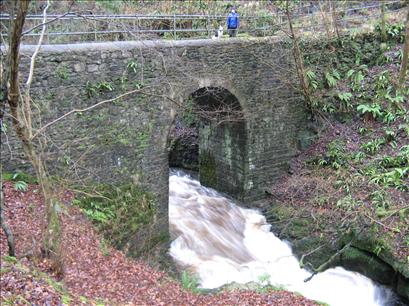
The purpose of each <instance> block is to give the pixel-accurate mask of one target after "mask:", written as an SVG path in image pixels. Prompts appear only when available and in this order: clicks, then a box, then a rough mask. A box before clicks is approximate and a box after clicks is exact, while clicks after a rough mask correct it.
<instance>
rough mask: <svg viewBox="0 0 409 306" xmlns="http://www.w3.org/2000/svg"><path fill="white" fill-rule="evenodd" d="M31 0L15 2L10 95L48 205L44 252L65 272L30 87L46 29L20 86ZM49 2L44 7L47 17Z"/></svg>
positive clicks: (9, 53) (24, 145) (17, 127)
mask: <svg viewBox="0 0 409 306" xmlns="http://www.w3.org/2000/svg"><path fill="white" fill-rule="evenodd" d="M29 2H30V1H29V0H18V1H17V2H15V3H14V11H13V14H11V15H12V16H13V15H14V13H16V14H15V15H16V17H15V18H14V20H13V22H12V27H11V36H10V40H9V48H8V50H7V68H8V71H7V74H6V75H7V80H6V81H7V97H6V100H7V102H8V104H9V107H10V113H11V117H12V122H13V127H14V130H15V132H16V135H17V137H18V139H19V140H20V142H21V145H22V148H23V151H24V153H25V155H26V156H27V158H28V160H29V161H30V163H31V164H32V166H33V168H34V171H35V173H36V176H37V179H38V182H39V184H40V187H41V190H42V194H43V196H44V201H45V205H46V229H45V231H44V241H43V253H44V255H45V256H47V257H49V258H50V259H51V262H52V265H53V268H54V270H55V271H56V272H57V273H62V272H63V266H62V257H61V247H60V243H61V228H60V219H59V216H58V213H57V201H56V199H55V195H54V193H53V186H52V183H51V181H50V179H49V177H48V175H47V172H46V168H45V165H44V161H43V159H42V158H41V154H40V153H39V152H38V146H37V145H36V143H34V141H33V138H32V136H33V126H32V110H31V96H30V86H31V82H32V78H33V73H34V65H35V58H36V56H37V54H38V50H39V46H40V45H41V42H42V37H43V35H44V30H45V29H44V28H45V25H43V31H42V34H43V35H41V36H40V41H39V44H38V47H37V48H36V52H34V54H33V56H32V57H31V65H30V72H29V76H28V80H27V82H26V84H25V88H24V89H22V90H21V89H20V83H19V65H20V52H19V51H20V43H21V39H22V33H23V26H24V22H25V17H26V15H27V11H28V6H29ZM48 5H49V2H47V5H46V7H45V8H44V12H43V14H44V18H45V16H46V11H47V8H48Z"/></svg>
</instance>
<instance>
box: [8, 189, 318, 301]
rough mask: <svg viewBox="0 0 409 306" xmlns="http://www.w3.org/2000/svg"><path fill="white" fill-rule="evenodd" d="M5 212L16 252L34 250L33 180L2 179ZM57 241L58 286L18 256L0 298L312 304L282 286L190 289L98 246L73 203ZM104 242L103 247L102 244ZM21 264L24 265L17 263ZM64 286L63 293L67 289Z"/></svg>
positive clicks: (36, 201)
mask: <svg viewBox="0 0 409 306" xmlns="http://www.w3.org/2000/svg"><path fill="white" fill-rule="evenodd" d="M4 194H5V206H6V209H5V213H6V216H7V219H8V223H9V225H10V227H11V228H12V230H13V233H14V235H15V241H16V251H17V256H21V255H22V254H24V253H25V252H27V250H31V251H33V252H37V251H38V249H39V244H40V241H41V233H42V230H41V229H42V226H43V224H44V220H43V216H44V203H43V200H42V198H41V195H40V192H39V191H38V186H35V185H30V186H29V187H28V190H27V192H24V193H23V192H20V191H16V190H14V188H13V186H12V184H10V183H8V182H6V183H5V184H4ZM62 197H63V199H62V200H61V202H63V203H69V202H70V201H69V200H70V198H71V195H70V194H69V193H64V194H63V195H62ZM64 210H65V213H64V214H62V215H61V219H62V229H63V232H62V246H63V250H64V252H63V256H64V278H63V279H62V280H61V282H62V284H63V287H64V290H66V292H65V291H64V290H62V289H61V288H60V286H62V285H61V284H59V283H57V282H56V281H55V280H54V278H53V275H50V274H46V273H43V274H38V273H37V272H35V273H34V272H33V271H38V270H41V271H44V272H47V271H49V270H50V267H49V263H48V262H47V261H46V260H41V261H35V260H28V259H26V258H24V259H22V260H21V261H20V262H21V264H20V263H19V264H11V263H7V264H6V265H4V266H5V267H7V269H3V268H4V267H3V264H2V271H1V279H0V285H1V297H0V301H3V302H5V301H8V302H10V301H11V302H12V304H15V305H24V304H27V303H29V304H35V305H61V304H70V303H72V304H87V305H88V304H95V303H96V302H95V301H97V300H98V301H104V303H105V304H109V305H112V304H121V305H124V304H126V305H315V303H314V302H311V301H309V300H307V299H305V298H303V297H301V296H297V295H295V294H293V293H289V292H285V291H271V292H268V293H263V294H260V293H256V292H253V291H231V292H227V291H224V292H221V293H218V294H195V293H193V292H190V291H187V290H185V289H183V288H182V286H181V285H180V283H179V282H177V281H175V280H172V279H170V277H169V276H168V275H167V274H166V273H164V272H161V271H156V270H154V269H152V268H151V267H149V266H148V265H147V264H145V263H144V262H142V261H137V260H134V259H132V258H127V257H126V256H125V255H124V254H123V253H122V252H121V251H118V250H116V249H113V248H112V247H109V246H104V248H103V249H102V248H101V241H102V237H100V235H99V234H98V233H97V232H96V230H95V229H94V228H93V226H92V224H91V223H90V222H89V221H88V220H87V219H86V218H85V217H84V216H83V215H82V214H81V212H80V211H79V209H77V208H76V207H72V206H70V205H69V204H67V205H65V206H64ZM0 247H1V255H2V256H3V255H6V254H5V252H6V250H7V242H6V238H5V235H4V233H3V232H1V233H0ZM106 248H108V250H106ZM23 265H24V266H27V267H29V268H23ZM67 292H69V294H68V293H67Z"/></svg>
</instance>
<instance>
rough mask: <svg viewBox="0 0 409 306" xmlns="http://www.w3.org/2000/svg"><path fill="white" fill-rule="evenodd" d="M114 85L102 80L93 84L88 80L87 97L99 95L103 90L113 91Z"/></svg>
mask: <svg viewBox="0 0 409 306" xmlns="http://www.w3.org/2000/svg"><path fill="white" fill-rule="evenodd" d="M113 90H114V85H113V84H112V83H111V82H107V81H101V82H98V83H96V84H92V83H91V82H89V81H87V83H86V84H85V91H86V93H87V97H88V98H91V97H94V96H98V95H99V94H100V93H102V92H107V91H113Z"/></svg>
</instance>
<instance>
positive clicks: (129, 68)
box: [126, 60, 138, 73]
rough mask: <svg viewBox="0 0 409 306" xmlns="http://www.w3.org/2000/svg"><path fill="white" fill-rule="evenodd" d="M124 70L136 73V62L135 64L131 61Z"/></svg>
mask: <svg viewBox="0 0 409 306" xmlns="http://www.w3.org/2000/svg"><path fill="white" fill-rule="evenodd" d="M126 68H127V69H128V70H131V71H133V73H137V71H138V62H136V61H135V60H132V61H130V62H129V63H128V65H126Z"/></svg>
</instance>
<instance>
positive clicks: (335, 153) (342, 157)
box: [318, 140, 349, 170]
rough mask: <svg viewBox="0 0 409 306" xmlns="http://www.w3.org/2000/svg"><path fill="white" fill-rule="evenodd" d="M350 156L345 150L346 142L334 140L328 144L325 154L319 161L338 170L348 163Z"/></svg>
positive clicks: (320, 163) (321, 164) (322, 164)
mask: <svg viewBox="0 0 409 306" xmlns="http://www.w3.org/2000/svg"><path fill="white" fill-rule="evenodd" d="M348 159H349V156H348V154H347V153H346V150H345V143H344V141H341V140H334V141H332V142H330V143H329V144H328V146H327V152H326V153H325V156H324V157H323V158H321V159H320V160H319V162H318V164H319V165H320V166H330V167H331V168H333V169H335V170H338V169H339V168H341V167H343V166H346V165H347V164H348Z"/></svg>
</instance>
